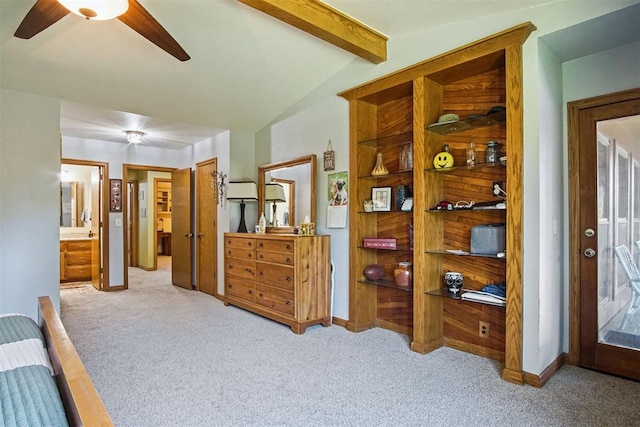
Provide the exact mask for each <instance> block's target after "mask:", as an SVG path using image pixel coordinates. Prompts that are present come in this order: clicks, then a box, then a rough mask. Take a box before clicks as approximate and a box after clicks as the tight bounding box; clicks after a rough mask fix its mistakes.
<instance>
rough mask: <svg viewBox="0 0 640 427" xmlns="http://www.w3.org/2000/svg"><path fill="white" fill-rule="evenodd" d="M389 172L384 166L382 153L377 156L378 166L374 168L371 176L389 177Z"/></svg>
mask: <svg viewBox="0 0 640 427" xmlns="http://www.w3.org/2000/svg"><path fill="white" fill-rule="evenodd" d="M388 174H389V170H388V169H387V168H386V167H385V166H384V162H383V161H382V153H378V154H376V165H375V166H374V167H373V170H372V171H371V175H373V176H380V175H388Z"/></svg>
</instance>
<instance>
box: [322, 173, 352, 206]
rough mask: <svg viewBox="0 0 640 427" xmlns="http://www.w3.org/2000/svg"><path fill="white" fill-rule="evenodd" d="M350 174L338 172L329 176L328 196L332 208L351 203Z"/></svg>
mask: <svg viewBox="0 0 640 427" xmlns="http://www.w3.org/2000/svg"><path fill="white" fill-rule="evenodd" d="M348 187H349V173H348V172H346V171H345V172H337V173H330V174H329V186H328V190H327V193H328V194H327V196H328V200H329V205H330V206H344V205H346V204H348V202H349V188H348Z"/></svg>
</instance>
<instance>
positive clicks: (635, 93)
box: [567, 88, 640, 365]
mask: <svg viewBox="0 0 640 427" xmlns="http://www.w3.org/2000/svg"><path fill="white" fill-rule="evenodd" d="M639 97H640V88H634V89H630V90H625V91H621V92H615V93H611V94H606V95H601V96H596V97H593V98H587V99H582V100H579V101H573V102H569V103H568V104H567V127H568V166H569V168H568V175H569V186H568V191H569V215H568V218H569V354H568V357H567V362H568V363H569V364H572V365H579V364H580V331H581V319H580V308H581V307H580V298H581V276H580V263H581V258H582V252H581V245H580V242H581V239H582V231H581V229H580V216H579V212H580V200H579V194H580V176H579V166H580V155H579V150H578V147H579V144H580V129H579V127H580V126H579V116H580V113H581V112H582V110H586V109H589V108H594V107H600V106H606V105H609V104H615V103H619V102H624V101H630V100H634V99H637V98H639Z"/></svg>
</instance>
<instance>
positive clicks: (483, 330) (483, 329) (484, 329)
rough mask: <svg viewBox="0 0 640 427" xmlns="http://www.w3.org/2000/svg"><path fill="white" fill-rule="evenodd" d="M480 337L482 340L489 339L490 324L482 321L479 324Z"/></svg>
mask: <svg viewBox="0 0 640 427" xmlns="http://www.w3.org/2000/svg"><path fill="white" fill-rule="evenodd" d="M478 336H480V337H481V338H489V323H488V322H483V321H482V320H480V321H479V322H478Z"/></svg>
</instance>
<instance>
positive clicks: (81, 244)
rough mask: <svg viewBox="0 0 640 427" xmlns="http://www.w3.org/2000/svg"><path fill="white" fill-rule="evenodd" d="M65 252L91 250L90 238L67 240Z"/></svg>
mask: <svg viewBox="0 0 640 427" xmlns="http://www.w3.org/2000/svg"><path fill="white" fill-rule="evenodd" d="M66 245H67V252H85V251H86V252H91V240H69V241H68V242H66Z"/></svg>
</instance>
